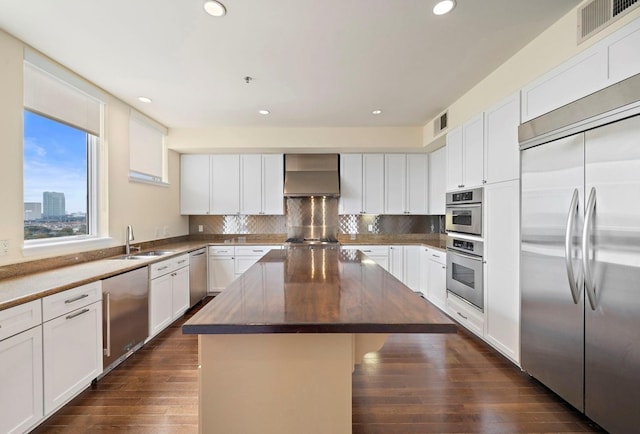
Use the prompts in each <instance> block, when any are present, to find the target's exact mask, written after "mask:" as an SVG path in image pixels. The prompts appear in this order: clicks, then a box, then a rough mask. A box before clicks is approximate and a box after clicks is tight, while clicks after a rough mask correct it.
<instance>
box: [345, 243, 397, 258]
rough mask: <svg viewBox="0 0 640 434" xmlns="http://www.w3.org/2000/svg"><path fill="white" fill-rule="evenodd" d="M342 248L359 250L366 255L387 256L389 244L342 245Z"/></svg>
mask: <svg viewBox="0 0 640 434" xmlns="http://www.w3.org/2000/svg"><path fill="white" fill-rule="evenodd" d="M343 248H344V249H356V250H360V251H361V252H362V253H364V254H365V255H367V256H388V255H389V246H373V245H372V246H348V245H347V246H344V247H343Z"/></svg>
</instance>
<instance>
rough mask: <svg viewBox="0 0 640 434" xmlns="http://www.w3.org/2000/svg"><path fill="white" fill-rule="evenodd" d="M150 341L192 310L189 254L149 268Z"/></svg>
mask: <svg viewBox="0 0 640 434" xmlns="http://www.w3.org/2000/svg"><path fill="white" fill-rule="evenodd" d="M149 277H150V278H151V280H150V283H149V339H151V338H152V337H154V336H155V335H157V334H158V333H160V332H161V331H162V330H164V329H165V328H166V327H167V326H169V324H171V323H172V322H173V321H175V320H176V319H178V318H179V317H180V316H182V315H183V314H184V313H185V312H186V310H187V309H188V308H189V255H181V256H178V257H176V258H172V259H168V260H166V261H161V262H157V263H155V264H151V265H150V266H149Z"/></svg>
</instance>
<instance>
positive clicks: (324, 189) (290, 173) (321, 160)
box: [284, 154, 340, 197]
mask: <svg viewBox="0 0 640 434" xmlns="http://www.w3.org/2000/svg"><path fill="white" fill-rule="evenodd" d="M339 161H340V160H339V156H338V154H287V155H285V156H284V195H285V197H310V196H330V197H338V196H340V172H339V170H338V167H339Z"/></svg>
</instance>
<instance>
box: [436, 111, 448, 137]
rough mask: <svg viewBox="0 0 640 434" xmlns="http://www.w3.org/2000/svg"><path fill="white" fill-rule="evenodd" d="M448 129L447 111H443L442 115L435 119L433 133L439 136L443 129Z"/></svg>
mask: <svg viewBox="0 0 640 434" xmlns="http://www.w3.org/2000/svg"><path fill="white" fill-rule="evenodd" d="M446 129H447V112H444V113H442V114H441V115H440V116H438V117H437V118H435V119H434V120H433V135H434V136H437V135H438V134H440V133H441V132H442V131H444V130H446Z"/></svg>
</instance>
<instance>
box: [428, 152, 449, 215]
mask: <svg viewBox="0 0 640 434" xmlns="http://www.w3.org/2000/svg"><path fill="white" fill-rule="evenodd" d="M446 190H447V149H446V148H440V149H438V150H437V151H434V152H432V153H431V154H429V214H431V215H444V214H445V203H446Z"/></svg>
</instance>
